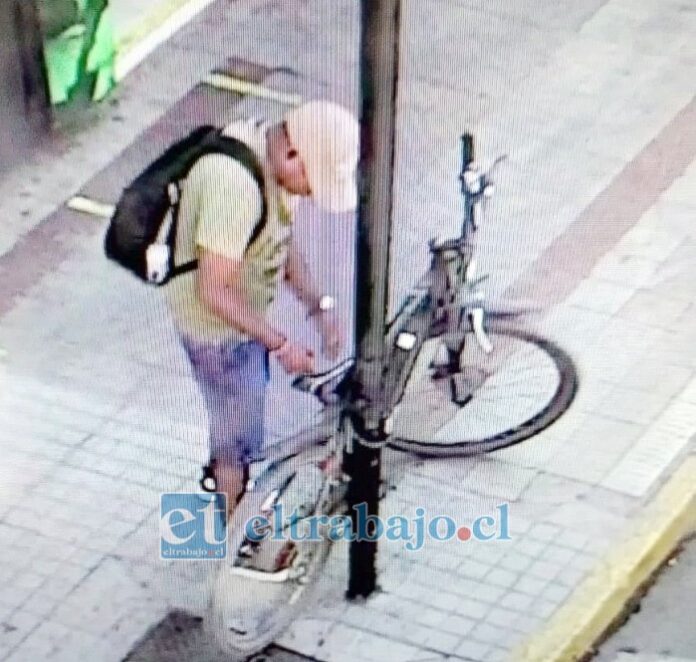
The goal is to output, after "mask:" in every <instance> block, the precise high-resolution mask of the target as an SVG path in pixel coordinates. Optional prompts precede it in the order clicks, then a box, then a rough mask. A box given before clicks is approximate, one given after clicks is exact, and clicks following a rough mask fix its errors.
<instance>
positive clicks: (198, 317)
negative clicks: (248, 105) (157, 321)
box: [165, 121, 292, 342]
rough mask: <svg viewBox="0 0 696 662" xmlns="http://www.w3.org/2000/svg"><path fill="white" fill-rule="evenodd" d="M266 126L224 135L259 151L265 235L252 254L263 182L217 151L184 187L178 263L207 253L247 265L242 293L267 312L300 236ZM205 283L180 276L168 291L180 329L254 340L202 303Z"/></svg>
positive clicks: (248, 124) (240, 125)
mask: <svg viewBox="0 0 696 662" xmlns="http://www.w3.org/2000/svg"><path fill="white" fill-rule="evenodd" d="M266 128H267V127H266V125H263V124H258V123H255V122H253V121H242V122H235V123H234V124H231V125H230V126H229V127H227V128H226V129H225V131H224V132H223V134H224V135H228V136H233V137H235V138H238V139H240V140H242V141H243V142H244V143H245V144H247V145H248V146H249V147H251V149H252V150H253V151H254V153H255V154H256V156H257V158H258V160H259V163H261V164H262V166H263V169H264V181H265V186H266V201H267V218H266V223H265V225H264V229H263V231H262V232H261V234H260V235H259V237H258V238H257V239H256V241H254V243H253V244H252V245H251V246H250V247H249V250H248V252H246V253H245V251H246V248H247V245H248V242H249V238H250V237H251V234H252V232H253V230H254V227H255V226H256V224H257V222H258V220H259V219H260V217H261V213H262V209H263V200H262V197H261V192H260V190H259V187H258V185H257V184H256V181H255V180H254V178H253V176H252V175H251V173H250V172H249V171H248V170H247V169H246V168H245V167H244V166H242V165H241V164H240V163H238V162H237V161H235V160H234V159H232V158H231V157H229V156H225V155H222V154H211V155H208V156H204V157H203V158H201V159H200V160H199V161H198V162H197V163H196V164H195V165H194V166H193V168H192V169H191V170H190V172H189V175H188V177H187V178H186V180H185V182H184V184H183V186H182V195H181V204H180V206H179V220H178V225H177V237H176V253H175V264H183V263H185V262H188V261H190V260H193V259H196V258H198V257H200V251H201V249H205V250H210V251H212V252H213V253H216V254H218V255H222V256H224V257H229V258H230V259H234V260H242V265H243V266H242V271H241V276H240V278H241V279H242V291H243V292H244V293H245V295H246V296H247V300H248V302H249V304H250V305H251V306H252V307H253V308H254V309H255V310H257V311H259V312H261V313H263V312H265V311H266V309H267V308H268V306H269V305H270V303H271V302H272V301H273V298H274V296H275V293H276V290H277V287H278V284H279V282H280V281H281V280H282V277H283V274H284V267H285V261H286V259H287V250H288V246H289V244H290V241H291V237H292V231H291V229H292V225H291V223H292V215H291V213H290V201H289V199H288V196H287V194H286V193H285V192H284V191H283V189H281V188H280V187H279V186H278V185H277V184H276V183H275V180H274V179H273V177H271V176H270V175H269V171H268V167H267V164H266V158H265V154H266V138H265V132H266ZM197 278H198V272H197V271H192V272H190V273H188V274H185V275H183V276H178V277H177V278H174V279H173V280H172V281H171V282H170V283H168V284H167V286H166V287H165V290H166V291H167V295H168V299H169V305H170V309H171V311H172V314H173V316H174V321H175V323H176V325H177V327H178V328H179V330H180V331H181V332H183V333H184V334H186V335H187V336H189V337H191V338H193V339H195V340H207V341H213V342H217V341H223V340H224V341H244V340H248V339H249V338H248V337H247V336H246V335H244V334H243V333H242V332H241V331H239V330H238V329H236V328H234V327H233V326H231V325H230V324H228V323H227V322H226V321H224V320H223V319H222V318H220V317H218V316H217V315H215V314H214V313H213V312H212V311H211V310H210V309H209V308H208V307H207V306H206V305H205V304H204V303H203V302H202V301H201V299H200V298H199V296H198V291H197Z"/></svg>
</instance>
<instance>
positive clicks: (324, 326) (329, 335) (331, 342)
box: [316, 311, 345, 360]
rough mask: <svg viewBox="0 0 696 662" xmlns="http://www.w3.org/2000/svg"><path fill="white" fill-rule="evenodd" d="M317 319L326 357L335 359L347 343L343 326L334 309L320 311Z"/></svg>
mask: <svg viewBox="0 0 696 662" xmlns="http://www.w3.org/2000/svg"><path fill="white" fill-rule="evenodd" d="M316 319H317V326H318V328H319V335H320V336H321V351H322V353H323V354H324V356H326V358H329V359H332V360H335V359H337V358H338V355H339V354H340V353H341V350H342V349H343V347H344V345H345V337H344V334H343V327H342V325H341V324H340V323H339V320H338V317H337V316H336V314H335V313H334V312H333V311H326V312H321V313H318V314H317V318H316Z"/></svg>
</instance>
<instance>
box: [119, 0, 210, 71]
mask: <svg viewBox="0 0 696 662" xmlns="http://www.w3.org/2000/svg"><path fill="white" fill-rule="evenodd" d="M214 1H215V0H162V2H158V3H157V4H156V5H155V7H154V8H153V9H152V10H151V11H150V12H148V13H146V14H145V15H144V17H143V19H142V20H141V21H139V22H138V24H137V26H136V27H134V28H133V29H131V30H130V31H128V32H126V33H125V34H124V35H122V36H120V37H119V38H118V39H117V41H116V71H115V77H116V80H117V81H121V80H122V79H123V78H125V77H126V76H127V75H128V74H129V73H130V72H131V71H132V70H133V69H135V67H137V66H138V65H139V64H140V63H141V62H142V61H143V60H144V59H145V58H146V57H147V56H148V55H149V54H150V53H152V51H154V50H155V49H156V48H157V47H158V46H159V45H160V44H162V43H163V42H165V41H166V40H167V39H169V37H171V36H172V35H173V34H174V33H175V32H176V31H177V30H179V29H180V28H182V27H183V26H184V25H186V23H188V22H189V21H190V20H191V19H192V18H194V17H195V16H196V15H197V14H199V13H200V12H202V11H203V10H204V9H206V7H208V6H209V5H211V4H212V3H213V2H214Z"/></svg>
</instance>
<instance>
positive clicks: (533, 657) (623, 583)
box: [510, 455, 696, 662]
mask: <svg viewBox="0 0 696 662" xmlns="http://www.w3.org/2000/svg"><path fill="white" fill-rule="evenodd" d="M694 529H696V456H694V455H691V456H688V457H687V458H686V459H685V460H684V462H682V464H681V465H680V466H679V468H678V469H677V470H676V471H675V472H674V473H673V475H672V476H671V477H670V478H669V480H668V481H667V483H666V484H665V485H664V486H663V487H662V488H661V489H660V491H659V492H658V494H657V496H656V497H655V499H654V500H652V501H651V502H650V503H648V505H647V506H645V507H644V508H643V510H642V512H641V513H640V515H639V516H638V519H637V521H635V522H633V523H632V524H631V525H630V526H629V527H628V528H627V531H626V533H625V536H624V537H623V538H622V539H621V540H620V542H619V543H618V544H617V545H616V546H614V547H613V548H612V550H611V551H610V552H609V554H608V555H607V556H605V557H604V559H603V560H602V561H601V562H599V563H598V564H597V565H596V566H595V568H594V570H592V571H591V573H590V575H589V576H588V577H587V578H586V579H585V580H584V581H583V582H582V583H581V584H580V585H579V586H578V588H577V589H576V590H575V592H574V593H573V594H572V595H571V596H570V598H569V599H568V600H567V601H566V603H565V604H564V605H562V606H561V607H560V608H559V609H558V611H557V612H556V613H555V614H554V616H553V617H552V618H551V620H550V621H549V622H548V623H547V624H546V626H545V627H544V628H543V629H542V630H540V631H539V632H537V633H536V634H534V635H532V636H531V637H530V638H529V639H527V641H526V642H524V643H523V644H522V645H521V646H519V647H518V648H517V649H516V650H514V651H513V652H512V654H511V656H510V659H512V660H515V661H516V662H573V661H576V660H581V659H583V657H584V656H585V655H587V654H588V653H589V651H590V649H591V648H592V646H593V644H595V642H597V641H598V640H599V639H600V637H601V636H602V635H603V634H604V633H605V631H606V630H607V629H608V628H609V627H610V626H611V624H612V623H613V621H614V620H615V619H616V618H617V617H618V616H619V615H620V614H621V612H622V611H623V610H624V608H625V607H626V603H627V601H628V600H630V598H631V597H633V595H634V594H635V593H636V591H637V590H638V589H639V588H640V586H641V585H642V584H643V583H644V582H646V581H647V580H648V579H649V578H650V576H651V575H652V574H653V572H654V571H655V570H657V569H658V568H659V567H660V566H661V565H662V564H663V562H664V561H665V560H666V559H667V558H668V557H669V555H670V553H671V552H672V551H673V550H674V548H675V547H676V546H677V545H678V544H679V542H680V541H681V540H682V538H684V537H685V536H686V535H688V534H689V533H691V532H692V531H693V530H694Z"/></svg>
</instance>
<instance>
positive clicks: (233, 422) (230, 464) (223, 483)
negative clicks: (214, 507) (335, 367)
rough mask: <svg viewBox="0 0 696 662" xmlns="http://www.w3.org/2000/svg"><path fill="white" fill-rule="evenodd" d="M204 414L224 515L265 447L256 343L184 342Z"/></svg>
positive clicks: (263, 376)
mask: <svg viewBox="0 0 696 662" xmlns="http://www.w3.org/2000/svg"><path fill="white" fill-rule="evenodd" d="M184 346H185V348H186V350H187V352H188V355H189V358H190V359H191V363H192V365H193V368H194V374H195V376H196V379H197V381H198V383H199V385H200V387H201V391H202V394H203V397H204V399H205V402H206V406H207V409H208V422H209V427H210V466H211V467H212V473H213V476H214V478H215V483H216V485H215V488H216V489H217V490H218V491H221V492H224V493H225V494H226V495H227V509H228V515H229V514H231V512H232V511H233V510H234V507H235V506H236V504H237V503H238V501H239V499H240V498H241V497H242V495H243V494H244V488H245V486H246V482H247V479H248V464H249V461H250V460H251V461H253V460H255V459H258V458H259V456H260V452H261V446H262V444H263V417H264V403H265V389H266V383H267V380H268V371H267V354H266V349H265V348H264V347H263V346H262V345H259V344H258V343H251V342H247V343H241V344H239V343H234V344H231V345H202V344H199V343H194V342H190V341H186V340H185V341H184Z"/></svg>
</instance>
